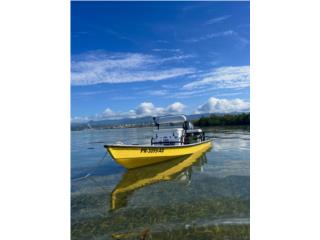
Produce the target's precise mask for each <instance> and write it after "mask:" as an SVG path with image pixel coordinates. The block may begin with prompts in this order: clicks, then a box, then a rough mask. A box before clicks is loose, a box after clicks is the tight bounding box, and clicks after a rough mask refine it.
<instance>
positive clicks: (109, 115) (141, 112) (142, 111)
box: [83, 102, 185, 121]
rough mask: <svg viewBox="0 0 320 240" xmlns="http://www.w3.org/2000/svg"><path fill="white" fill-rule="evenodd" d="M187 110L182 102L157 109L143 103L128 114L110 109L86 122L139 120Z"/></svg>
mask: <svg viewBox="0 0 320 240" xmlns="http://www.w3.org/2000/svg"><path fill="white" fill-rule="evenodd" d="M184 109H185V105H184V104H182V103H180V102H175V103H173V104H170V105H168V106H167V107H156V106H155V105H154V104H153V103H151V102H143V103H141V104H140V105H139V106H137V107H136V108H135V109H131V110H129V111H127V112H115V111H113V110H112V109H110V108H107V109H105V110H104V111H103V113H102V114H97V115H96V116H93V117H91V118H88V117H87V118H86V119H83V121H85V120H87V121H88V120H102V119H121V118H138V117H146V116H160V115H166V114H176V113H181V112H182V111H183V110H184Z"/></svg>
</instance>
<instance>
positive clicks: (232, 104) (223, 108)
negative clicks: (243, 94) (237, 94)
mask: <svg viewBox="0 0 320 240" xmlns="http://www.w3.org/2000/svg"><path fill="white" fill-rule="evenodd" d="M249 109H250V104H249V102H246V101H243V100H242V99H239V98H236V99H232V100H228V99H219V98H215V97H211V98H209V100H208V101H207V102H206V103H204V104H202V105H200V106H199V107H198V108H197V110H196V111H195V113H231V112H247V111H249Z"/></svg>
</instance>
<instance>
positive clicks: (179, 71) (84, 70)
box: [71, 52, 195, 85]
mask: <svg viewBox="0 0 320 240" xmlns="http://www.w3.org/2000/svg"><path fill="white" fill-rule="evenodd" d="M189 57H191V56H190V55H174V56H169V57H166V58H160V57H157V56H153V55H147V54H139V53H113V54H110V53H101V52H98V53H87V54H85V55H81V56H76V57H74V60H73V61H72V63H71V84H72V85H93V84H99V83H126V82H139V81H160V80H165V79H170V78H175V77H179V76H184V75H188V74H191V73H194V72H195V69H194V68H188V67H168V66H165V65H164V63H167V62H173V61H176V62H179V61H182V60H183V59H186V58H189Z"/></svg>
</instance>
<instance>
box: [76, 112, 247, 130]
mask: <svg viewBox="0 0 320 240" xmlns="http://www.w3.org/2000/svg"><path fill="white" fill-rule="evenodd" d="M192 123H193V124H194V125H195V126H196V127H227V126H228V127H231V126H234V127H237V126H239V127H241V126H250V113H241V114H219V115H218V114H211V115H208V116H201V117H199V118H198V119H194V120H192ZM146 127H154V124H153V123H152V122H147V123H142V124H115V125H111V124H105V125H99V126H91V125H90V123H83V124H79V125H76V126H73V125H71V131H82V130H89V129H95V130H103V129H122V128H146Z"/></svg>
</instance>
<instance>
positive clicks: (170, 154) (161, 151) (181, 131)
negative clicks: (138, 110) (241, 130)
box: [104, 115, 212, 169]
mask: <svg viewBox="0 0 320 240" xmlns="http://www.w3.org/2000/svg"><path fill="white" fill-rule="evenodd" d="M154 122H155V124H156V126H157V127H158V129H157V130H155V131H154V133H153V137H152V139H151V144H150V145H125V144H112V145H105V146H104V147H105V148H106V149H107V151H108V152H109V154H110V155H111V157H112V158H113V159H114V160H115V161H116V162H117V163H118V164H120V165H122V166H124V167H125V168H127V169H132V168H137V167H142V166H146V165H150V164H155V163H159V162H163V161H168V160H171V159H175V158H178V157H182V156H188V155H191V154H193V153H195V152H199V151H203V150H204V149H208V148H209V147H212V140H205V136H204V133H203V132H202V130H201V129H194V128H193V125H192V124H191V123H190V122H189V121H187V119H186V117H185V116H184V115H178V116H165V117H158V118H154ZM181 122H182V123H183V128H166V129H160V125H165V124H174V123H181Z"/></svg>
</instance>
